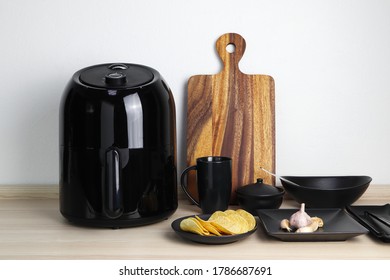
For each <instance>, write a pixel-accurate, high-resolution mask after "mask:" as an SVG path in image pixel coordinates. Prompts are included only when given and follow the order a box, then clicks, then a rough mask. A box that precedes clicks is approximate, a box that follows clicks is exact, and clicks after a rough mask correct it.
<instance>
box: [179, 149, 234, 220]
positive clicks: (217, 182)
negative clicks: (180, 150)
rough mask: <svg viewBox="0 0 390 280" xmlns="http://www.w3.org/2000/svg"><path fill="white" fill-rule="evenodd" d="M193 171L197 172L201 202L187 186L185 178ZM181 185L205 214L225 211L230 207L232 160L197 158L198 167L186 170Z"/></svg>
mask: <svg viewBox="0 0 390 280" xmlns="http://www.w3.org/2000/svg"><path fill="white" fill-rule="evenodd" d="M191 170H196V172H197V174H196V175H197V176H196V183H197V188H198V194H199V201H196V200H195V199H194V198H193V197H192V196H191V194H190V193H189V192H188V190H187V186H186V184H185V176H186V174H187V172H189V171H191ZM180 183H181V187H182V188H183V191H184V193H185V194H186V195H187V196H188V198H189V199H190V200H191V201H192V202H193V203H194V204H196V205H197V206H199V207H200V208H201V209H202V213H203V214H210V213H213V212H215V211H217V210H221V211H224V210H226V209H227V208H228V206H229V201H230V195H231V191H232V159H231V158H228V157H220V156H209V157H201V158H197V159H196V165H193V166H190V167H187V168H186V169H184V171H183V172H182V174H181V177H180Z"/></svg>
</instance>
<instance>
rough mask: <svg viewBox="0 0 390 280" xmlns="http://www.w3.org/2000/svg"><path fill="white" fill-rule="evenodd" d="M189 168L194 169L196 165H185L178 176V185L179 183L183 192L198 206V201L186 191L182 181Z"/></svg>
mask: <svg viewBox="0 0 390 280" xmlns="http://www.w3.org/2000/svg"><path fill="white" fill-rule="evenodd" d="M191 170H196V165H193V166H190V167H187V168H186V169H184V171H183V172H182V173H181V176H180V185H181V188H182V189H183V191H184V193H185V194H186V195H187V196H188V198H189V199H191V201H192V202H193V203H194V204H195V205H196V206H198V207H200V205H199V202H197V201H196V200H195V199H194V198H193V197H192V196H191V195H190V193H189V192H188V191H187V186H186V184H185V183H184V181H185V180H184V179H185V177H186V174H187V173H188V172H189V171H191Z"/></svg>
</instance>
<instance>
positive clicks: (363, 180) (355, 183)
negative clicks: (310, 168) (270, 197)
mask: <svg viewBox="0 0 390 280" xmlns="http://www.w3.org/2000/svg"><path fill="white" fill-rule="evenodd" d="M284 179H286V180H288V181H291V182H288V181H286V180H284ZM371 180H372V178H371V177H369V176H309V177H303V176H302V177H300V176H282V177H281V178H280V181H281V182H282V185H283V187H284V189H285V190H286V192H287V193H288V194H289V195H290V196H291V197H292V198H293V199H294V200H295V201H297V202H299V203H305V204H306V206H307V207H311V208H344V207H346V206H348V205H351V204H352V203H354V202H355V201H356V200H358V199H359V198H360V197H361V196H362V195H363V193H364V192H365V191H366V190H367V188H368V186H369V184H370V182H371ZM294 183H295V184H294Z"/></svg>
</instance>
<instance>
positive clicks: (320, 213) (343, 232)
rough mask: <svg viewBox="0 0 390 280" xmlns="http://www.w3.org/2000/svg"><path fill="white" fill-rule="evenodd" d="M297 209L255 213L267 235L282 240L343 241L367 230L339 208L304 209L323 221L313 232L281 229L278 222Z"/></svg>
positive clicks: (269, 210) (287, 217) (264, 210)
mask: <svg viewBox="0 0 390 280" xmlns="http://www.w3.org/2000/svg"><path fill="white" fill-rule="evenodd" d="M297 211H298V209H261V210H260V209H259V210H257V214H258V215H259V217H260V220H261V221H262V222H263V226H264V228H265V230H266V232H267V233H268V235H270V236H273V237H275V238H278V239H280V240H282V241H345V240H347V239H348V238H351V237H355V236H358V235H361V234H365V233H367V232H368V230H367V229H366V228H365V227H363V226H362V225H360V224H359V223H358V222H356V221H355V220H354V219H353V218H352V217H350V216H349V215H348V214H347V213H346V212H345V211H344V210H342V209H339V208H335V209H331V208H329V209H314V208H310V209H306V212H307V214H309V215H310V216H311V217H314V216H317V217H319V218H321V219H322V220H323V221H324V226H323V227H322V228H319V229H318V230H317V231H315V232H311V233H295V232H287V231H284V230H283V229H281V228H280V222H281V221H282V220H283V219H289V218H290V216H291V215H292V214H294V213H295V212H297Z"/></svg>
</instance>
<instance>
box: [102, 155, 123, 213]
mask: <svg viewBox="0 0 390 280" xmlns="http://www.w3.org/2000/svg"><path fill="white" fill-rule="evenodd" d="M104 169H105V170H104V175H105V180H104V182H103V190H102V194H103V213H104V214H105V216H106V217H107V218H110V219H115V218H118V217H119V216H121V215H122V213H123V197H122V189H121V179H120V157H119V153H118V151H117V150H115V149H110V150H108V151H106V160H105V166H104Z"/></svg>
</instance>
